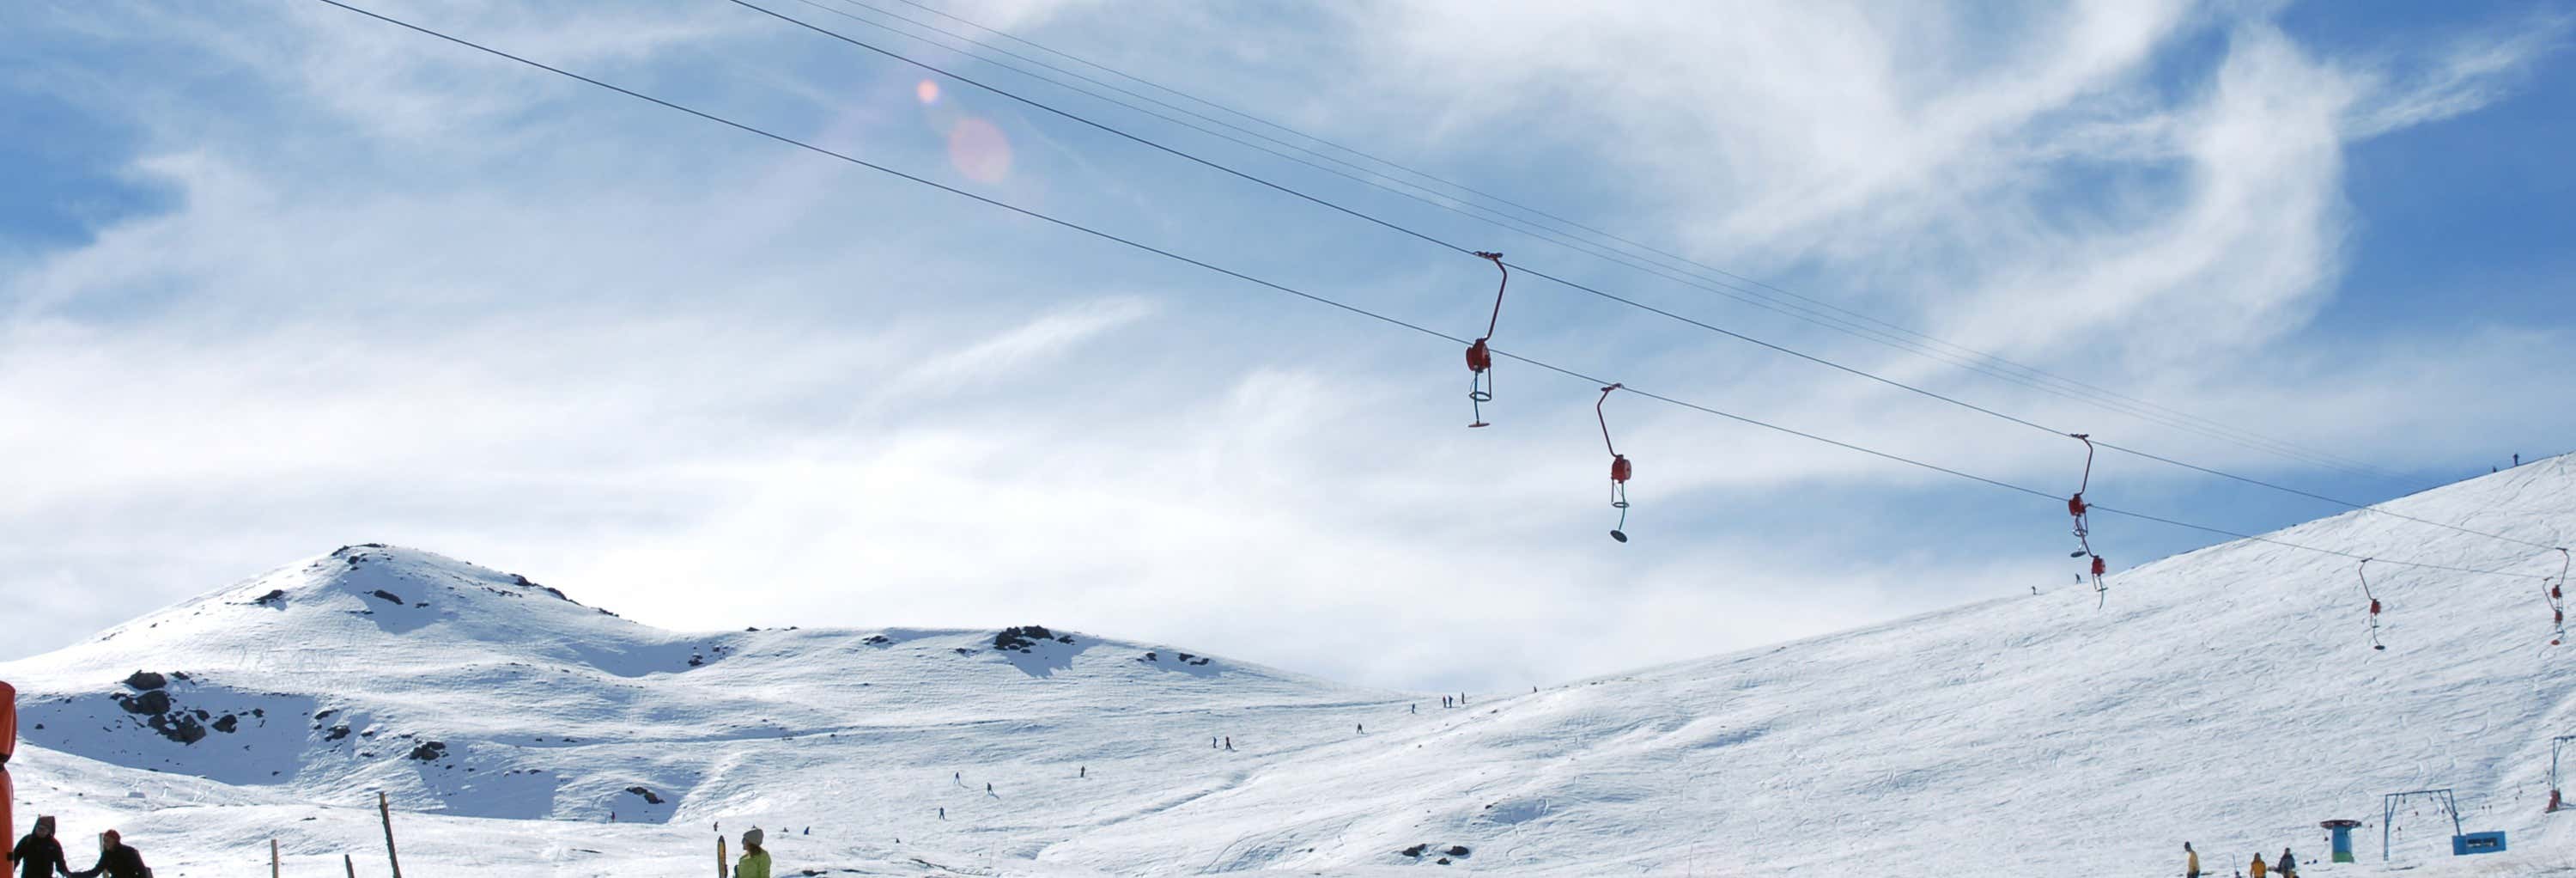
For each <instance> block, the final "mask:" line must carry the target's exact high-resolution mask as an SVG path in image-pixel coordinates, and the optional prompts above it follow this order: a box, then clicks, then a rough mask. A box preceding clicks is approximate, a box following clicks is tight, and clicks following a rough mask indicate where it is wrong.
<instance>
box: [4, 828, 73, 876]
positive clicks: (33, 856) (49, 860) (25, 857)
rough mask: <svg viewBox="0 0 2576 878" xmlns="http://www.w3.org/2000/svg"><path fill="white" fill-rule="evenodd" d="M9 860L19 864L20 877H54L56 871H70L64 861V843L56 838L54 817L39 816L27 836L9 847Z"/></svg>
mask: <svg viewBox="0 0 2576 878" xmlns="http://www.w3.org/2000/svg"><path fill="white" fill-rule="evenodd" d="M9 862H11V863H15V864H17V866H18V870H19V871H18V875H19V878H54V873H55V872H70V871H71V870H72V867H71V866H70V864H68V863H65V862H63V843H62V842H59V841H55V840H54V818H52V817H50V816H47V817H38V818H36V826H35V828H33V829H30V830H28V831H27V837H26V838H22V839H19V840H18V844H17V845H16V846H15V847H11V848H10V849H9Z"/></svg>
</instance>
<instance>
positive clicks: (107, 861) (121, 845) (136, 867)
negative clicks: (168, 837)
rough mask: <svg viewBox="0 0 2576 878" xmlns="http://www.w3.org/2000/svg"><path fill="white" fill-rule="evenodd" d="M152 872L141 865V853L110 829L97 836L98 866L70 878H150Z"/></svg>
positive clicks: (74, 874)
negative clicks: (128, 845) (127, 844)
mask: <svg viewBox="0 0 2576 878" xmlns="http://www.w3.org/2000/svg"><path fill="white" fill-rule="evenodd" d="M151 874H152V870H151V869H149V868H146V867H145V866H144V865H143V853H142V852H141V851H137V850H135V849H133V848H130V847H127V846H126V845H125V837H124V836H121V835H118V834H116V830H113V829H110V830H108V831H106V832H102V833H99V836H98V865H95V866H91V867H89V868H87V869H84V870H81V871H78V872H72V873H70V875H71V876H72V878H150V876H151Z"/></svg>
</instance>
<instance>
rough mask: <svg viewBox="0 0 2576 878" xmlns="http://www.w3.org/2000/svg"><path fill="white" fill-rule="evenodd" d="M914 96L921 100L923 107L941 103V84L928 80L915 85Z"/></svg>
mask: <svg viewBox="0 0 2576 878" xmlns="http://www.w3.org/2000/svg"><path fill="white" fill-rule="evenodd" d="M912 96H913V97H915V98H919V99H920V100H921V103H922V105H923V106H929V105H931V104H936V103H939V83H937V82H933V81H931V80H927V79H925V80H922V81H920V82H918V83H915V84H914V85H913V87H912Z"/></svg>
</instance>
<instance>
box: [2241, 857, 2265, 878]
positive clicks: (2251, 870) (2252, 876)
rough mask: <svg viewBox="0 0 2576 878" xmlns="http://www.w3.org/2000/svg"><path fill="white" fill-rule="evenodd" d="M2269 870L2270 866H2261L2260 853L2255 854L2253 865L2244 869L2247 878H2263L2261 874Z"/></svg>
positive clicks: (2261, 858)
mask: <svg viewBox="0 0 2576 878" xmlns="http://www.w3.org/2000/svg"><path fill="white" fill-rule="evenodd" d="M2270 869H2271V867H2270V866H2266V865H2263V855H2262V854H2261V853H2256V854H2255V855H2254V865H2251V866H2247V867H2245V874H2246V875H2247V876H2249V878H2263V873H2264V872H2266V871H2269V870H2270Z"/></svg>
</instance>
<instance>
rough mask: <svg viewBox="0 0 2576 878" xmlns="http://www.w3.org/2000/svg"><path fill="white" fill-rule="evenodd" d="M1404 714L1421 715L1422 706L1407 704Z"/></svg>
mask: <svg viewBox="0 0 2576 878" xmlns="http://www.w3.org/2000/svg"><path fill="white" fill-rule="evenodd" d="M1404 712H1405V713H1421V712H1422V705H1419V704H1407V705H1405V706H1404Z"/></svg>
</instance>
